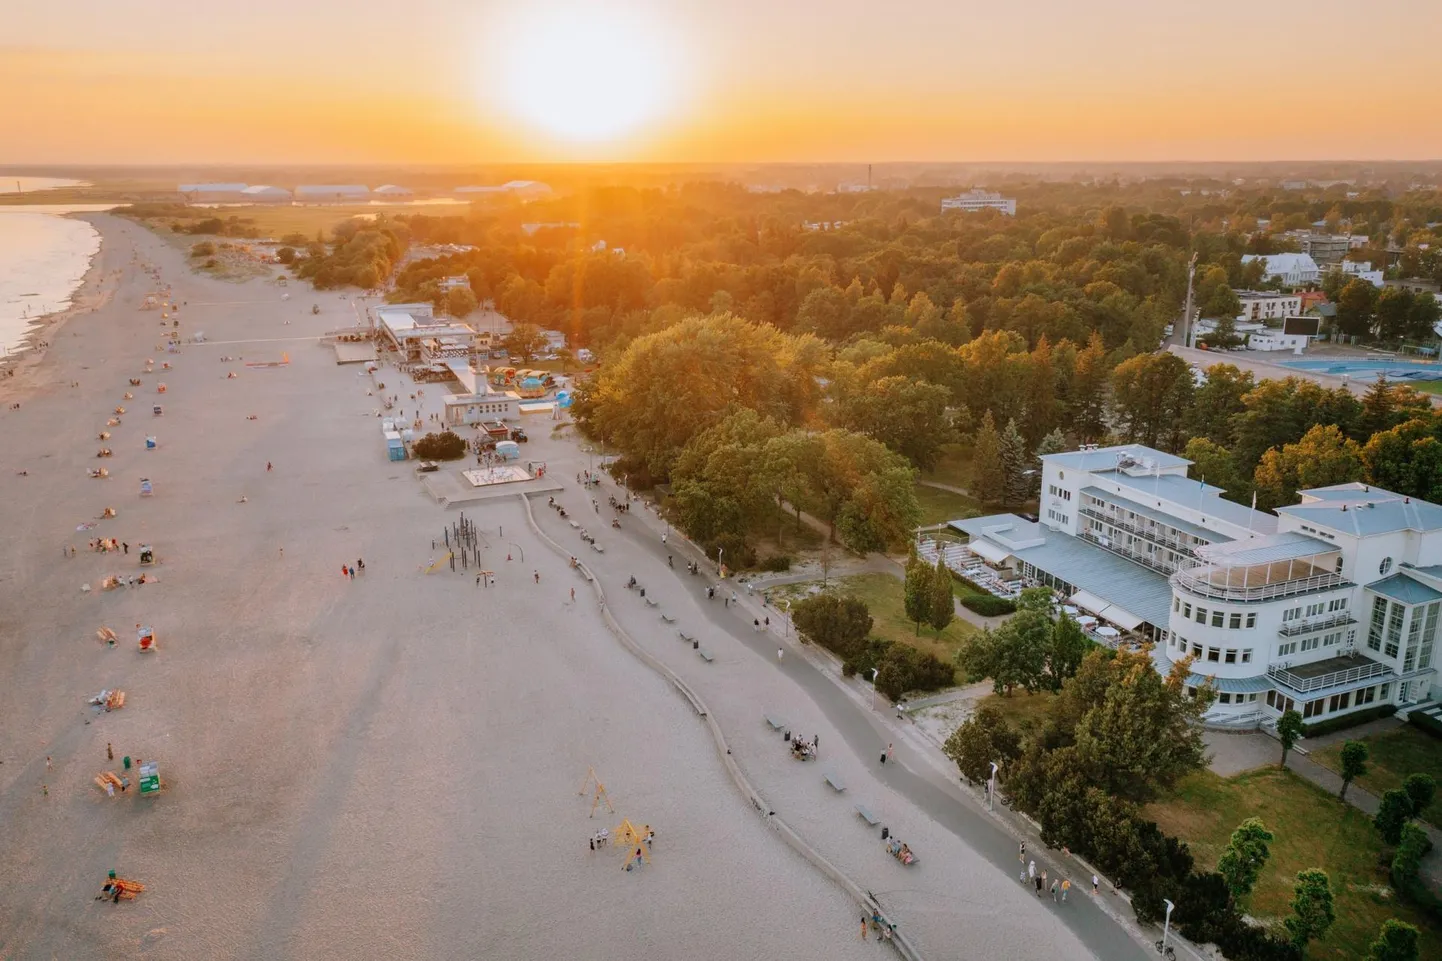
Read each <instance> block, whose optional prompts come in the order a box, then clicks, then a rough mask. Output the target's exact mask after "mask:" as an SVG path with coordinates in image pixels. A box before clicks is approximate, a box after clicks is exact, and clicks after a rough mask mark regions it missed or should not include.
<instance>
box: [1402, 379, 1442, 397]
mask: <svg viewBox="0 0 1442 961" xmlns="http://www.w3.org/2000/svg"><path fill="white" fill-rule="evenodd" d="M1407 386H1408V387H1415V388H1417V389H1418V390H1420V391H1422V392H1423V393H1424V394H1442V380H1409V381H1407Z"/></svg>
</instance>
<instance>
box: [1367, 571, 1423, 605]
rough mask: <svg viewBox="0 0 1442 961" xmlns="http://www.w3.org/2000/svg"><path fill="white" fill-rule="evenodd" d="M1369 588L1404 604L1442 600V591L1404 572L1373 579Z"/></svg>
mask: <svg viewBox="0 0 1442 961" xmlns="http://www.w3.org/2000/svg"><path fill="white" fill-rule="evenodd" d="M1367 590H1369V591H1373V592H1375V593H1377V594H1381V595H1382V596H1383V597H1390V598H1391V599H1392V600H1394V601H1399V602H1401V603H1403V604H1429V603H1431V602H1432V601H1442V592H1438V591H1435V590H1433V589H1432V588H1430V587H1428V586H1427V585H1426V584H1423V583H1421V582H1420V581H1414V580H1413V579H1412V578H1410V577H1408V576H1407V575H1406V574H1405V573H1402V572H1398V573H1396V574H1393V575H1392V576H1391V577H1385V578H1383V579H1382V580H1380V581H1373V582H1372V583H1370V584H1368V585H1367Z"/></svg>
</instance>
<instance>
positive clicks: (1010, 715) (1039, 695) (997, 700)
mask: <svg viewBox="0 0 1442 961" xmlns="http://www.w3.org/2000/svg"><path fill="white" fill-rule="evenodd" d="M1054 701H1056V695H1055V694H1053V693H1051V692H1050V691H1038V692H1036V693H1035V694H1028V693H1027V692H1026V691H1023V690H1020V689H1017V690H1015V691H1013V692H1012V694H1011V696H1010V697H1004V696H1003V695H1001V694H992V695H989V696H988V697H985V698H983V699H982V702H981V704H979V705H978V707H991V708H995V709H996V710H998V711H1000V712H1001V713H1002V714H1003V715H1004V716H1005V717H1006V719H1007V721H1008V722H1009V723H1010V724H1011V726H1012V727H1013V728H1015V729H1016V730H1018V731H1020V732H1021V733H1023V734H1031V733H1033V732H1034V731H1036V729H1037V728H1039V727H1040V726H1041V723H1042V722H1043V721H1044V720H1046V712H1047V711H1048V710H1050V709H1051V706H1052V703H1053V702H1054Z"/></svg>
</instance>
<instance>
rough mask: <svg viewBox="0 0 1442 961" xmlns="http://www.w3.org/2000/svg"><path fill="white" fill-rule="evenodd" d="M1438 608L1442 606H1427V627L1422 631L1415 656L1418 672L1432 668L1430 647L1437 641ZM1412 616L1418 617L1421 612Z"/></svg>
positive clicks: (1434, 603)
mask: <svg viewBox="0 0 1442 961" xmlns="http://www.w3.org/2000/svg"><path fill="white" fill-rule="evenodd" d="M1439 608H1442V604H1439V603H1436V602H1433V603H1431V604H1428V605H1427V626H1426V627H1425V628H1423V630H1422V646H1421V648H1419V650H1418V654H1417V667H1418V669H1420V670H1426V669H1427V668H1429V667H1431V666H1432V645H1433V642H1434V641H1436V639H1437V614H1438V609H1439ZM1412 616H1413V617H1420V616H1421V612H1420V611H1419V612H1417V613H1416V614H1413V615H1412Z"/></svg>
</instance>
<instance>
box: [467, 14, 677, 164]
mask: <svg viewBox="0 0 1442 961" xmlns="http://www.w3.org/2000/svg"><path fill="white" fill-rule="evenodd" d="M508 20H509V21H510V22H509V23H507V24H506V25H505V27H504V28H503V30H504V35H503V36H501V37H496V36H493V37H492V38H491V39H492V41H493V42H494V43H495V45H496V46H497V47H498V51H497V52H498V57H497V58H496V61H494V62H493V63H491V64H490V69H489V70H488V71H487V73H488V74H489V75H490V76H489V77H488V78H487V80H486V83H487V85H488V87H489V88H490V89H488V90H487V91H485V93H486V99H488V100H491V101H492V102H494V103H497V104H498V105H499V106H500V107H501V108H502V109H503V110H504V111H505V112H506V113H508V114H510V115H511V116H512V117H513V118H514V119H516V120H518V121H520V122H522V123H524V124H526V125H529V126H532V127H535V128H538V129H539V130H540V131H542V132H544V133H545V134H547V135H549V136H551V137H554V138H556V139H558V140H562V141H568V142H573V143H583V144H595V143H606V142H614V141H617V140H620V139H622V138H624V137H626V136H628V135H631V134H634V133H636V132H637V131H639V130H641V129H642V128H644V127H646V126H648V125H650V124H654V123H656V122H657V121H659V120H661V119H662V118H663V117H664V115H665V114H666V113H667V112H668V111H669V110H671V109H672V108H673V107H674V105H675V102H676V96H677V91H678V87H679V83H680V79H681V78H680V76H679V71H678V70H677V69H676V65H675V60H674V46H673V45H672V44H670V43H668V42H667V40H666V37H665V35H664V31H663V30H662V29H660V27H659V25H658V24H654V23H651V22H648V21H647V20H645V19H642V18H641V17H639V16H636V15H634V14H629V13H626V12H624V11H619V10H615V9H612V10H607V11H603V10H596V9H586V8H583V7H563V6H554V5H549V4H547V5H540V6H530V7H529V8H528V9H525V10H521V11H517V12H516V13H515V15H514V16H513V17H511V18H508Z"/></svg>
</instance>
